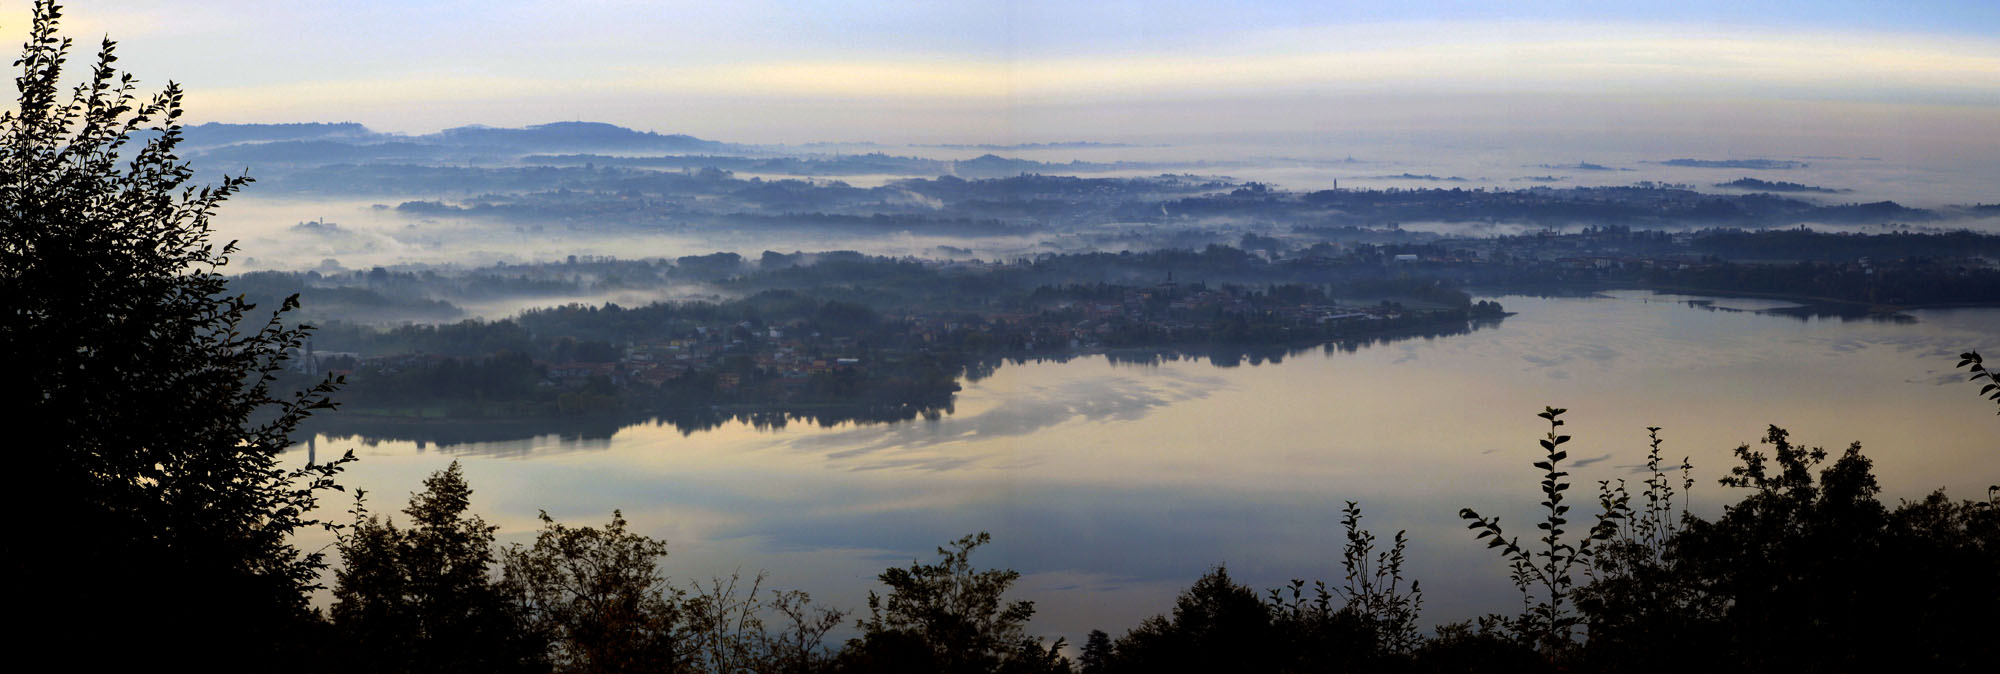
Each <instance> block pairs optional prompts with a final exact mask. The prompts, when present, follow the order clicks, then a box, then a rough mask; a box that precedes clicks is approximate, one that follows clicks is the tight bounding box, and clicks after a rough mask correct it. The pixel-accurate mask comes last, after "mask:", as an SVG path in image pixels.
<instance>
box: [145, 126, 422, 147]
mask: <svg viewBox="0 0 2000 674" xmlns="http://www.w3.org/2000/svg"><path fill="white" fill-rule="evenodd" d="M181 133H182V136H183V137H184V138H186V139H187V140H186V142H187V144H188V145H191V146H213V145H233V144H236V143H263V142H271V141H281V140H322V139H341V140H357V141H359V140H378V139H380V138H381V137H382V135H383V134H379V133H376V132H374V131H370V130H369V129H368V127H365V126H362V125H360V124H357V123H354V122H335V123H326V122H305V123H299V124H223V123H219V122H209V123H207V124H196V125H194V126H190V127H186V128H185V129H182V131H181Z"/></svg>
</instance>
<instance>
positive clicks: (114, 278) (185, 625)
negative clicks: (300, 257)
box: [0, 0, 346, 669]
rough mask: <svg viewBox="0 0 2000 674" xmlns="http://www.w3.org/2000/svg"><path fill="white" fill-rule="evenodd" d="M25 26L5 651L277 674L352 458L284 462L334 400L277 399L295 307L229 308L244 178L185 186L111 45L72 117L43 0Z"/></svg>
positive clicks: (0, 337) (12, 192)
mask: <svg viewBox="0 0 2000 674" xmlns="http://www.w3.org/2000/svg"><path fill="white" fill-rule="evenodd" d="M33 16H34V18H33V24H32V27H31V30H30V33H29V38H28V41H27V43H26V44H25V45H24V46H23V49H22V54H21V58H20V60H18V61H16V62H15V63H14V65H15V66H16V67H18V68H19V69H20V70H19V75H18V76H17V77H16V78H15V85H16V87H17V89H18V91H19V105H18V107H17V108H15V109H13V110H9V111H7V112H5V113H4V114H0V199H4V200H5V204H6V205H5V208H4V211H0V218H4V222H0V225H4V226H0V302H4V303H5V307H4V308H0V353H5V354H7V357H8V359H9V364H10V366H11V369H10V374H11V375H12V376H13V377H14V379H15V381H14V382H13V384H12V385H11V386H9V387H7V389H8V391H9V393H7V394H6V395H7V399H6V402H5V405H6V407H7V409H8V410H10V413H11V414H14V415H16V418H19V419H23V420H32V423H33V425H34V426H36V427H37V429H36V430H38V431H39V433H40V438H41V441H40V442H38V443H34V444H35V446H33V447H32V451H23V452H19V453H18V454H19V456H17V457H16V459H15V460H16V462H17V463H16V465H15V467H14V471H16V474H18V475H23V476H32V479H33V480H34V481H35V483H36V487H38V488H32V489H24V490H13V491H11V492H10V493H12V494H15V495H14V496H12V497H10V503H11V505H12V506H13V511H14V512H17V513H24V514H32V516H29V517H24V518H23V520H22V526H23V527H24V528H25V530H23V531H21V532H19V533H18V536H19V540H21V541H28V542H32V543H31V545H32V546H33V547H34V548H36V549H38V550H40V551H41V552H40V554H10V555H7V562H6V567H5V570H6V573H7V574H8V575H9V577H11V578H14V579H16V580H17V581H19V582H20V583H21V585H22V586H23V592H22V593H21V594H20V595H18V596H17V598H16V600H15V601H16V603H17V606H19V607H20V608H21V609H23V612H24V614H25V615H32V616H33V617H32V619H31V620H30V621H29V623H28V625H29V626H28V627H27V628H26V630H25V631H24V632H20V633H17V634H16V635H15V637H16V638H17V639H19V640H20V641H21V643H33V644H37V645H38V646H39V647H42V648H49V649H53V650H55V651H57V652H66V651H68V650H69V649H66V648H64V646H66V645H75V646H78V647H79V650H76V651H74V652H76V653H92V654H95V655H94V656H93V659H92V660H91V661H92V662H95V663H97V664H99V665H103V666H109V665H110V664H113V663H115V662H116V660H117V659H119V658H145V659H147V660H149V661H153V662H158V661H161V660H179V661H193V662H206V663H209V665H210V668H221V669H233V668H239V667H247V666H250V663H262V664H263V665H264V666H270V665H272V664H274V663H275V662H276V661H274V660H271V659H270V658H273V657H281V656H283V655H286V654H296V653H298V652H300V651H301V650H303V648H304V647H303V646H301V644H302V643H303V642H304V641H305V640H307V639H308V638H309V637H310V636H311V635H312V634H314V633H315V630H314V623H313V622H312V620H311V612H310V610H309V609H308V607H307V602H306V599H307V594H308V592H309V591H310V590H311V589H312V588H314V587H315V585H316V583H317V581H318V578H319V574H320V572H321V570H323V569H324V568H325V564H324V562H323V560H322V558H321V556H320V555H319V554H318V553H301V552H300V551H299V550H297V549H295V548H294V547H293V546H292V543H291V536H292V534H294V533H295V532H297V531H299V530H301V529H305V528H308V527H313V526H317V525H320V524H321V523H320V522H317V521H315V520H313V519H312V517H311V515H310V514H309V513H310V511H311V510H312V508H313V506H314V504H315V502H316V498H317V496H318V495H319V494H320V492H321V491H322V490H324V489H328V488H332V487H333V482H332V480H331V478H332V476H333V475H334V474H335V473H337V472H338V471H339V469H340V466H341V464H342V463H344V462H345V461H346V459H343V460H341V461H336V462H333V463H327V464H319V465H312V466H307V467H304V468H289V467H286V466H283V465H280V463H279V461H278V454H279V453H280V452H282V451H283V450H284V449H285V448H286V447H287V446H289V445H290V442H289V441H288V440H287V439H286V436H287V434H288V433H289V432H290V431H291V430H292V429H293V428H294V427H296V426H297V424H298V423H299V422H300V420H302V419H303V418H305V417H306V415H307V414H308V413H309V412H311V411H312V410H315V409H322V408H327V407H330V406H331V404H330V403H329V402H327V399H326V396H327V394H328V393H330V392H331V391H332V390H333V388H334V382H332V381H320V382H317V383H314V384H312V385H309V386H307V387H306V388H305V389H304V390H303V391H299V392H297V393H295V394H287V393H282V392H280V391H278V390H275V389H274V388H273V387H272V382H273V380H274V377H275V374H276V373H277V372H279V371H280V370H281V369H282V368H283V367H284V364H285V361H286V360H287V359H288V358H289V357H290V356H291V355H292V353H293V351H294V350H295V349H296V348H298V347H299V346H300V344H301V342H302V341H303V339H304V336H305V331H304V329H303V328H291V327H286V326H285V325H284V324H283V323H281V322H280V321H279V317H280V316H281V315H283V314H284V313H285V312H287V311H289V310H291V309H293V308H295V307H296V306H297V303H296V298H288V299H286V300H284V301H282V302H280V303H279V306H277V307H264V308H263V309H259V308H257V307H254V306H252V305H251V304H249V303H248V302H246V301H245V300H243V299H242V298H241V297H231V296H229V295H228V287H227V286H226V284H225V282H224V280H223V277H222V276H221V275H220V274H219V273H218V272H217V269H218V268H220V267H221V266H223V265H224V264H226V263H227V262H228V260H229V255H230V254H231V253H232V252H233V251H234V247H233V245H221V246H218V245H216V244H215V243H214V242H212V241H211V240H210V239H209V236H210V218H211V217H212V216H213V214H214V212H215V210H216V208H217V207H218V206H219V205H220V204H221V202H222V201H223V200H224V199H226V198H228V197H229V196H230V195H231V194H233V193H235V192H236V190H237V189H239V188H240V187H242V186H243V185H244V184H245V183H246V182H248V179H247V178H242V177H233V178H225V179H223V180H222V182H221V184H220V185H217V186H214V187H204V188H199V189H197V188H195V187H192V186H189V185H187V183H188V181H189V180H190V179H191V177H192V171H191V170H190V169H189V168H188V166H187V165H186V164H185V163H183V162H181V161H180V160H179V159H178V158H177V157H176V156H175V147H176V145H177V144H178V143H179V142H180V125H179V121H178V120H179V119H180V115H181V108H180V104H181V91H180V88H179V87H178V86H176V85H174V84H172V83H168V84H167V85H166V87H165V88H164V89H163V90H162V91H161V92H160V93H158V94H156V95H154V96H152V97H150V98H142V97H140V96H139V95H138V94H137V93H136V90H137V84H136V80H135V79H134V78H133V77H132V76H131V75H129V74H125V73H121V72H119V71H117V70H116V69H114V68H113V65H112V64H113V63H114V62H115V61H116V58H115V57H114V56H113V43H112V42H111V41H110V40H105V41H104V42H103V44H102V46H101V47H100V49H99V50H98V52H97V62H96V65H95V66H94V67H92V68H91V69H90V70H89V71H87V75H86V76H85V77H83V78H82V83H81V84H80V85H78V86H77V87H76V88H75V89H74V91H73V93H72V94H71V95H70V96H69V97H68V98H64V97H63V96H62V94H61V92H60V91H59V90H58V89H59V84H58V82H59V79H60V78H61V77H62V76H63V75H64V74H65V70H64V65H65V64H66V61H67V57H68V56H69V53H70V49H71V46H72V45H71V42H70V40H69V39H67V38H62V37H58V36H57V34H56V31H57V20H58V19H59V18H60V17H61V11H60V9H59V8H58V7H57V6H56V4H55V3H54V2H52V1H48V0H43V1H41V2H37V3H35V5H34V12H33ZM273 309H275V311H272V310H273ZM108 635H117V636H116V638H117V639H118V641H119V644H118V646H117V647H116V648H113V649H106V648H104V647H103V646H102V643H101V642H102V641H103V640H105V639H106V638H107V637H108ZM83 642H88V644H89V646H88V647H87V648H88V650H81V649H83V648H86V647H84V646H83ZM78 662H79V663H80V662H81V661H78Z"/></svg>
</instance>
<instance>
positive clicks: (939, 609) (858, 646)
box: [840, 532, 1069, 674]
mask: <svg viewBox="0 0 2000 674" xmlns="http://www.w3.org/2000/svg"><path fill="white" fill-rule="evenodd" d="M991 540H993V538H992V536H989V535H987V534H986V533H985V532H980V533H977V534H973V535H969V536H966V537H964V538H961V539H958V540H957V541H955V542H953V543H952V544H951V547H950V548H942V547H941V548H938V555H939V556H940V557H942V559H940V560H939V561H938V562H937V563H936V564H919V563H916V562H911V563H910V567H909V568H907V569H903V568H890V569H889V570H887V571H883V572H882V575H881V576H880V580H881V581H882V584H884V585H887V586H889V594H888V595H887V596H882V595H878V594H875V593H874V592H869V593H868V614H869V615H868V619H866V620H862V621H859V622H858V623H857V624H856V627H859V628H861V630H862V634H861V636H859V637H856V638H855V639H854V640H852V641H850V642H849V644H848V647H847V649H846V650H845V651H843V652H842V653H841V662H840V665H841V668H842V669H845V670H849V671H867V672H941V673H946V674H956V673H973V672H1023V673H1026V672H1058V671H1060V672H1067V671H1068V670H1069V663H1068V661H1067V660H1066V659H1064V658H1063V657H1062V656H1061V655H1060V651H1061V649H1062V642H1061V640H1058V641H1057V642H1056V643H1055V644H1053V645H1051V646H1048V647H1046V648H1044V647H1043V646H1042V645H1041V642H1040V641H1039V640H1037V639H1035V638H1034V637H1030V636H1028V634H1027V631H1026V627H1027V624H1028V618H1030V617H1032V616H1033V615H1034V614H1035V605H1034V603H1033V602H1027V601H1015V602H1008V601H1006V600H1005V599H1004V596H1005V595H1006V593H1007V588H1008V587H1010V586H1012V585H1013V584H1014V581H1015V580H1018V579H1020V577H1021V574H1020V572H1018V571H1013V570H1009V569H996V570H989V571H979V570H976V569H974V568H973V566H972V562H971V556H972V551H973V549H975V548H978V547H979V546H981V545H984V544H986V543H987V542H989V541H991Z"/></svg>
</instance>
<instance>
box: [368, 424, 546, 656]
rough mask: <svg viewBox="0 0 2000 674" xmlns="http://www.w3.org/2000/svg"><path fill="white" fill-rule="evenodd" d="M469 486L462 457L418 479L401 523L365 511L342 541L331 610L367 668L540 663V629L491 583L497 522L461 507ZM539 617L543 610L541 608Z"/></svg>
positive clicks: (466, 501)
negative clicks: (405, 520) (531, 625)
mask: <svg viewBox="0 0 2000 674" xmlns="http://www.w3.org/2000/svg"><path fill="white" fill-rule="evenodd" d="M471 497H472V488H471V487H470V486H469V485H467V484H466V482H465V476H464V474H463V472H461V471H460V469H459V465H458V462H456V461H454V462H452V464H451V467H449V468H447V469H445V470H442V471H438V472H437V473H435V474H433V475H431V476H430V477H429V478H426V479H425V480H424V490H423V491H422V492H419V493H416V494H413V495H411V497H410V505H409V507H407V508H405V509H403V513H404V514H405V515H407V516H408V517H409V518H410V521H409V524H408V527H407V528H398V527H397V526H396V525H395V522H394V521H392V520H387V519H383V518H380V517H375V516H366V517H363V513H362V512H361V510H360V509H359V508H358V507H357V509H356V522H355V524H354V527H353V529H352V530H350V531H348V532H347V533H346V535H345V536H343V538H342V540H341V542H340V553H341V558H342V566H341V568H340V570H339V572H338V573H337V574H336V581H337V582H336V584H335V585H334V589H333V596H334V603H333V610H332V618H333V622H334V625H335V627H336V631H337V633H338V634H339V635H340V649H339V653H340V655H341V657H342V659H344V660H345V661H347V663H348V664H349V665H350V666H353V667H358V668H360V669H362V670H364V671H373V672H501V671H537V670H542V669H546V668H547V667H546V664H545V663H544V662H543V659H542V646H541V641H540V640H539V639H537V638H536V637H540V636H542V635H541V634H538V633H536V632H535V631H532V630H530V629H529V616H527V615H523V612H521V611H519V610H517V607H516V605H515V604H514V603H512V602H510V601H508V596H507V593H505V592H504V591H503V588H502V587H501V586H499V585H497V584H495V583H494V582H493V579H492V574H491V570H492V569H491V567H492V566H493V561H494V560H493V531H494V530H495V529H497V528H498V527H495V526H492V525H489V524H486V523H485V521H483V520H481V519H480V518H479V517H478V516H476V515H468V514H466V510H467V508H468V507H469V506H470V504H471ZM536 617H539V615H537V616H536Z"/></svg>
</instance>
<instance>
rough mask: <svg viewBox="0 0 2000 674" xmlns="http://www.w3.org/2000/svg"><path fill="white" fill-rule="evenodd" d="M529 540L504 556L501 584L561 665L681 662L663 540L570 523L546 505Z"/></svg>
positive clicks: (593, 667) (629, 668) (600, 667)
mask: <svg viewBox="0 0 2000 674" xmlns="http://www.w3.org/2000/svg"><path fill="white" fill-rule="evenodd" d="M541 518H542V531H541V533H540V534H539V535H537V536H536V537H535V543H534V545H531V546H527V547H522V546H515V547H513V548H511V549H509V550H507V551H506V553H505V554H504V555H503V563H502V569H503V575H504V577H505V581H504V585H505V588H506V590H507V592H508V594H509V595H510V597H511V598H512V599H513V601H515V602H516V603H517V605H518V606H519V607H520V608H521V609H522V612H523V613H524V616H525V618H526V619H527V620H528V624H529V625H530V626H531V629H532V630H533V632H534V633H535V634H536V635H538V636H539V637H540V638H541V639H542V640H544V641H545V642H546V643H547V644H548V645H549V651H548V655H549V660H550V661H551V662H552V663H554V665H555V668H556V671H559V672H578V673H585V672H590V673H595V672H635V671H648V672H670V671H680V670H682V669H685V664H686V662H685V661H686V660H687V656H686V655H685V654H683V653H682V652H681V651H682V649H681V648H680V645H681V641H682V637H681V635H680V634H679V630H680V605H679V602H678V601H677V600H678V595H677V594H669V593H668V592H667V585H666V578H665V577H664V576H662V575H661V574H660V571H659V566H658V560H659V558H661V557H665V556H666V554H667V544H666V542H665V541H658V540H654V539H652V538H648V537H646V536H644V535H641V534H637V533H633V532H630V531H627V530H626V529H625V516H624V514H623V513H620V512H618V511H612V513H611V522H610V523H608V524H606V525H605V526H604V527H603V528H601V529H599V528H593V527H571V526H566V525H563V524H560V523H558V522H556V521H555V520H554V519H552V518H550V517H549V514H548V513H546V512H544V513H542V514H541Z"/></svg>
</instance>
